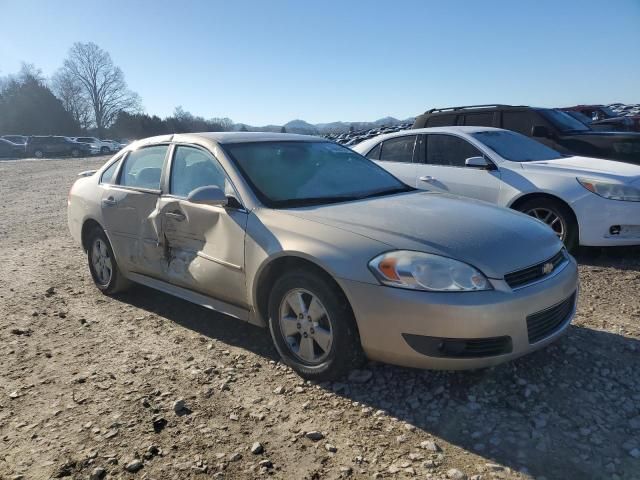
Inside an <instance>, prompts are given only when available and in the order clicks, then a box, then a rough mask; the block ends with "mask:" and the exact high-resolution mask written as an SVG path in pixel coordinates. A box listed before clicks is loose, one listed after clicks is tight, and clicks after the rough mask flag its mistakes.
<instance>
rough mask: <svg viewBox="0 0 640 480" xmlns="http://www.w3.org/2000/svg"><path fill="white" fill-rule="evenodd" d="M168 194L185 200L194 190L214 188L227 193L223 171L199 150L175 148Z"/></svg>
mask: <svg viewBox="0 0 640 480" xmlns="http://www.w3.org/2000/svg"><path fill="white" fill-rule="evenodd" d="M170 184H171V185H170V189H169V191H170V193H171V194H172V195H175V196H177V197H184V198H186V197H187V196H189V193H191V192H192V191H193V190H195V189H196V188H200V187H208V186H216V187H219V188H220V189H221V190H223V191H225V192H227V190H228V189H227V188H226V187H227V182H226V175H225V173H224V170H223V169H222V167H221V166H220V164H219V163H218V161H217V160H216V159H215V158H214V157H213V156H211V155H209V154H207V153H206V152H204V151H202V150H200V149H199V148H193V147H184V146H177V147H176V150H175V153H174V156H173V163H172V166H171V180H170Z"/></svg>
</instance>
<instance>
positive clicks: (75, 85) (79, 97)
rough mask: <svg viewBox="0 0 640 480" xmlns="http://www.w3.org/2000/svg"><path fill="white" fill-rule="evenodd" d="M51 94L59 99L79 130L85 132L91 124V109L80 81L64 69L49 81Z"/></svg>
mask: <svg viewBox="0 0 640 480" xmlns="http://www.w3.org/2000/svg"><path fill="white" fill-rule="evenodd" d="M51 88H52V90H53V93H55V94H56V96H57V97H58V98H59V99H60V101H61V102H62V105H63V106H64V109H65V110H66V111H67V112H69V113H70V114H71V116H72V117H73V118H74V120H75V121H76V122H78V125H80V128H82V129H83V130H86V129H88V128H90V127H91V126H92V124H93V109H92V106H91V103H90V102H89V100H88V98H87V96H86V95H85V92H84V87H83V85H82V84H81V83H80V81H79V80H78V79H77V78H76V77H75V76H74V75H72V74H71V73H70V72H69V71H68V70H65V69H64V68H62V69H60V70H58V71H57V72H56V73H55V75H54V76H53V78H52V79H51Z"/></svg>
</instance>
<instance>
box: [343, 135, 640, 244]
mask: <svg viewBox="0 0 640 480" xmlns="http://www.w3.org/2000/svg"><path fill="white" fill-rule="evenodd" d="M354 150H355V151H356V152H359V153H361V154H362V155H366V156H367V157H368V158H370V159H372V160H374V161H376V162H378V163H379V165H381V166H382V167H384V168H385V169H386V170H388V171H389V172H391V173H392V174H394V175H395V176H396V177H398V178H400V179H401V180H402V181H404V182H405V183H407V184H408V185H411V186H415V187H417V188H422V189H426V190H431V191H437V192H447V193H453V194H456V195H462V196H465V197H471V198H476V199H478V200H484V201H486V202H491V203H495V204H498V205H501V206H504V207H509V208H512V209H514V210H519V211H521V212H523V213H526V214H528V215H531V216H532V217H535V218H537V219H539V220H541V221H543V222H545V223H546V224H547V225H549V226H550V227H551V228H552V229H553V231H554V232H555V233H556V234H557V235H558V237H559V238H560V239H561V240H562V241H564V243H565V244H566V245H567V247H568V248H569V249H572V248H574V247H575V246H576V245H578V244H580V245H591V246H610V245H636V244H640V166H636V165H631V164H627V163H623V162H615V161H611V160H602V159H595V158H587V157H579V156H571V157H567V156H564V155H562V154H561V153H559V152H558V151H556V150H553V149H552V148H550V147H547V146H546V145H543V144H541V143H539V142H537V141H535V140H533V139H531V138H529V137H526V136H524V135H522V134H519V133H517V132H512V131H508V130H502V129H497V128H491V127H440V128H424V129H416V130H405V131H403V132H397V133H393V134H389V135H383V136H380V137H377V138H375V139H371V140H368V141H366V142H363V143H361V144H359V145H357V146H356V147H354Z"/></svg>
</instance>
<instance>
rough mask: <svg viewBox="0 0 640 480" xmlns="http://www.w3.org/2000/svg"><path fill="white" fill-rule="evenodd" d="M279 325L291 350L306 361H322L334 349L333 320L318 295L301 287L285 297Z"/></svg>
mask: <svg viewBox="0 0 640 480" xmlns="http://www.w3.org/2000/svg"><path fill="white" fill-rule="evenodd" d="M279 325H280V331H281V332H282V335H283V337H284V338H285V340H286V342H287V345H288V346H289V350H290V351H291V353H293V354H294V355H295V356H296V357H297V358H298V359H300V360H302V361H303V362H305V363H307V364H311V365H317V364H320V363H322V362H323V361H324V360H325V359H326V358H327V356H328V355H329V353H330V352H331V345H332V344H333V328H332V326H331V319H330V318H329V315H328V313H327V310H326V309H325V307H324V305H322V303H321V302H320V300H319V299H318V297H316V296H315V295H314V294H313V293H311V292H309V291H308V290H304V289H302V288H297V289H294V290H291V291H289V292H288V293H287V294H286V295H285V296H284V298H283V299H282V302H281V303H280V315H279Z"/></svg>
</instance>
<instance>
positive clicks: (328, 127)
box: [233, 117, 414, 135]
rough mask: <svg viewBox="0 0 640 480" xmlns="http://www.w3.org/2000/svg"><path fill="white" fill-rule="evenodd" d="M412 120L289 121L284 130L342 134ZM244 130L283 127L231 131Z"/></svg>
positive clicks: (273, 128)
mask: <svg viewBox="0 0 640 480" xmlns="http://www.w3.org/2000/svg"><path fill="white" fill-rule="evenodd" d="M413 121H414V118H406V119H404V120H398V119H397V118H394V117H384V118H380V119H379V120H376V121H374V122H330V123H316V124H315V125H314V124H311V123H308V122H305V121H304V120H299V119H296V120H291V121H290V122H287V123H285V124H284V128H285V130H286V131H287V133H301V134H304V135H326V134H328V133H344V132H348V131H350V130H352V129H353V130H356V131H358V130H368V129H371V128H375V127H380V126H382V125H385V126H393V125H399V124H401V123H409V122H413ZM243 127H244V129H246V130H247V131H249V132H280V131H281V130H282V127H283V125H265V126H262V127H255V126H252V125H247V124H244V123H236V124H234V126H233V129H234V130H236V131H239V130H243Z"/></svg>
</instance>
